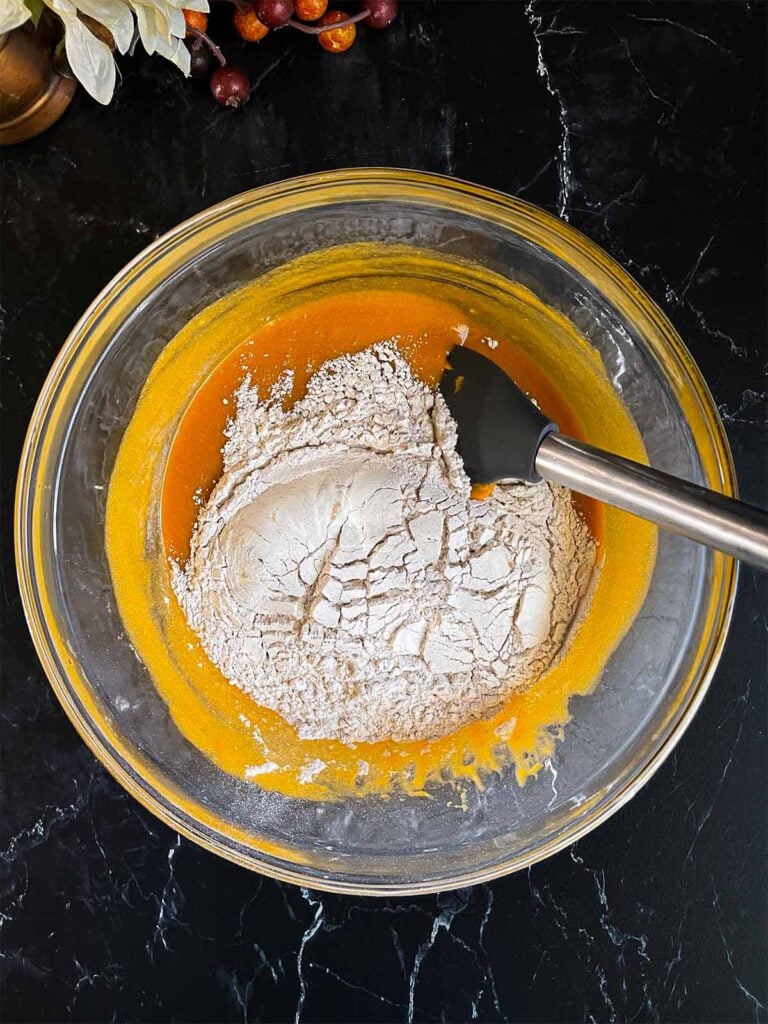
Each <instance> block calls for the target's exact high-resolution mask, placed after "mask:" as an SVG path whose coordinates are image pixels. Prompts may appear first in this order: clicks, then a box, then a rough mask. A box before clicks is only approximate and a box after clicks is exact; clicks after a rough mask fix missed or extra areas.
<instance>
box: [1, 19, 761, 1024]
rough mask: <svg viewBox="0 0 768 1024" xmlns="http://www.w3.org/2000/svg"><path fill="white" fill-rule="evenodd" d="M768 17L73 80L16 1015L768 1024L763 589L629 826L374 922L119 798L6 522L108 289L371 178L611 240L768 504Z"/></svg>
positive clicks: (6, 301)
mask: <svg viewBox="0 0 768 1024" xmlns="http://www.w3.org/2000/svg"><path fill="white" fill-rule="evenodd" d="M766 11H767V8H766V7H765V6H764V5H763V4H757V3H754V4H741V3H720V4H717V3H711V4H702V3H676V4H675V3H672V4H670V3H633V4H623V3H615V4H613V3H610V4H609V3H590V4H585V3H582V4H576V3H573V4H559V3H555V4H550V3H533V4H529V5H528V7H525V6H524V5H523V4H522V3H516V2H508V3H501V2H499V3H484V2H438V3H435V2H433V3H416V2H413V3H406V4H404V5H403V10H402V15H401V17H400V19H399V21H398V23H397V24H396V25H394V26H392V27H391V28H390V29H389V30H387V31H386V32H382V33H378V34H374V33H373V32H369V33H367V34H365V33H361V37H362V38H361V39H360V40H359V42H358V43H357V44H356V45H355V47H354V49H353V50H352V51H350V52H349V53H348V54H347V55H345V56H343V57H338V56H332V55H326V54H324V53H323V52H322V51H321V50H320V48H319V47H318V46H317V45H316V44H315V43H314V41H313V40H311V39H307V38H305V37H303V36H299V35H298V34H289V33H287V32H286V33H282V34H281V33H278V34H276V35H274V36H273V37H270V38H269V39H268V40H267V41H266V42H265V43H263V44H261V45H260V46H259V47H250V48H247V49H246V48H245V47H244V46H243V47H242V54H241V56H239V57H238V59H239V60H241V61H242V63H243V64H244V65H245V66H246V67H247V68H248V69H249V70H250V71H251V73H252V74H253V77H254V81H255V89H254V93H253V96H252V99H251V101H250V103H249V104H248V106H247V107H245V108H244V110H242V111H239V112H235V113H233V112H229V111H225V110H222V109H219V108H218V107H217V106H216V105H215V104H214V103H213V101H212V100H211V98H210V97H209V96H208V94H207V92H206V91H205V88H204V87H201V86H195V85H193V84H192V83H189V82H185V81H183V80H182V79H181V77H180V76H179V75H178V73H177V72H176V71H175V69H173V68H172V67H170V66H169V65H167V64H166V63H165V62H164V61H162V60H160V59H157V58H152V59H150V58H147V57H144V56H138V55H137V56H136V57H135V58H134V59H130V60H127V59H126V60H123V61H122V70H123V77H122V82H121V84H120V86H119V89H118V93H117V97H116V99H115V101H114V103H113V104H112V105H111V106H110V107H107V108H101V107H98V106H97V105H96V104H95V103H93V102H92V101H91V100H90V99H89V98H88V97H87V96H85V95H84V94H83V93H82V91H81V92H80V94H79V95H78V97H77V99H76V100H75V102H74V104H73V106H72V108H71V109H70V110H69V112H68V113H67V114H66V115H65V117H64V118H63V119H62V120H61V122H60V123H59V124H58V125H56V126H55V127H54V128H53V129H52V130H51V131H49V132H48V133H47V134H46V135H44V136H42V137H41V138H39V139H37V140H35V141H33V142H29V143H25V144H23V145H19V146H16V147H13V148H10V149H8V150H6V151H5V152H4V154H3V188H2V203H3V212H4V224H5V227H4V236H3V257H4V258H3V296H2V320H3V327H4V334H5V343H4V350H3V354H2V371H3V393H2V411H3V431H4V462H3V488H4V501H3V505H2V509H3V516H4V522H3V536H2V544H3V555H4V570H3V571H4V583H3V593H2V598H3V610H4V616H5V620H4V637H3V641H4V642H3V672H4V680H5V681H4V686H3V708H2V752H3V764H2V767H3V784H4V792H3V802H2V816H3V828H2V831H3V838H2V844H1V845H2V852H0V862H2V868H3V874H4V881H3V901H4V903H3V909H2V917H1V918H0V921H1V922H2V947H3V954H4V960H3V969H4V975H5V977H4V984H3V990H2V1017H3V1019H4V1020H5V1021H9V1022H11V1021H107V1020H117V1021H142V1022H143V1021H289V1020H291V1021H292V1020H296V1021H299V1020H302V1021H344V1022H349V1021H405V1020H416V1021H433V1020H434V1021H439V1020H443V1021H465V1020H469V1019H477V1020H486V1021H496V1020H508V1021H526V1022H527V1021H581V1020H584V1021H656V1020H659V1021H688V1022H698V1021H722V1022H734V1021H752V1020H757V1021H765V1020H768V1017H767V1016H766V1014H768V1010H767V1009H766V1006H767V1005H768V971H767V965H768V958H767V957H766V953H767V952H768V949H767V942H766V936H767V935H768V928H767V925H768V920H767V914H766V892H767V891H768V858H767V857H766V853H767V842H766V840H767V828H766V823H767V822H768V787H767V786H766V752H767V749H768V747H767V744H766V721H767V716H766V710H767V708H768V704H767V699H768V687H766V644H767V642H768V616H767V614H766V605H767V598H766V585H765V584H766V580H765V578H764V577H763V578H761V577H760V576H759V574H758V573H756V572H753V571H751V570H749V569H744V570H743V571H742V574H741V580H740V584H739V591H738V598H737V602H736V610H735V615H734V619H733V625H732V627H731V632H730V636H729V639H728V642H727V645H726V648H725V653H724V655H723V658H722V662H721V664H720V667H719V670H718V672H717V675H716V677H715V679H714V682H713V684H712V687H711V690H710V693H709V695H708V697H707V699H706V701H705V703H704V706H703V707H702V709H701V710H700V712H699V714H698V716H697V718H696V720H695V722H694V723H693V725H692V727H691V728H690V730H689V731H688V732H687V734H686V735H685V736H684V738H683V739H682V741H681V742H680V744H679V746H678V747H677V749H676V750H675V752H674V753H673V754H672V756H671V757H670V758H669V759H668V760H667V762H666V763H665V764H664V765H663V767H662V768H661V769H660V770H659V772H658V773H657V774H656V776H655V777H654V778H653V780H652V781H651V782H650V783H649V784H648V785H647V786H646V787H645V788H644V789H643V790H642V792H641V793H640V794H639V795H638V796H637V797H635V799H634V800H633V801H632V802H631V803H630V804H629V805H628V806H626V807H625V808H624V809H623V810H622V811H620V812H619V813H618V814H616V815H615V816H614V817H613V818H611V819H610V821H608V822H607V823H606V824H605V825H603V826H602V827H601V828H600V829H598V830H597V831H596V832H593V833H592V834H591V835H589V836H588V837H587V838H585V839H583V840H581V841H580V842H579V843H578V844H577V845H576V846H574V847H573V848H572V849H570V850H569V851H567V852H565V853H562V854H560V855H559V856H558V857H555V858H553V859H551V860H549V861H546V862H544V863H541V864H538V865H536V866H535V867H533V868H532V869H531V870H529V871H527V872H523V873H520V874H517V875H513V876H511V877H508V878H505V879H502V880H500V881H497V882H493V883H492V884H489V885H482V886H478V887H477V888H473V889H466V890H461V891H458V892H452V893H446V894H444V895H438V896H428V897H423V898H417V899H386V900H383V901H375V900H365V899H355V898H348V897H337V896H329V895H319V894H314V893H311V892H308V891H305V890H299V889H296V888H292V887H290V886H287V885H281V884H278V883H276V882H273V881H270V880H269V879H266V878H262V877H259V876H258V875H253V874H249V873H248V872H246V871H244V870H242V869H240V868H237V867H235V866H233V865H232V864H229V863H226V862H225V861H223V860H219V859H217V858H216V857H214V856H213V855H211V854H208V853H206V852H204V851H203V850H201V849H199V848H197V847H196V846H194V845H193V844H191V843H190V842H188V841H187V840H184V839H180V838H179V837H178V836H177V835H175V834H173V833H172V832H171V831H169V830H168V829H167V828H166V827H165V826H164V825H162V824H160V822H158V821H157V820H155V819H154V818H153V817H152V816H151V815H150V814H149V813H148V812H146V811H145V810H143V809H142V808H141V807H140V806H139V805H138V804H137V803H135V802H134V801H133V800H132V799H131V798H130V797H129V796H127V795H126V794H125V793H124V792H123V791H122V789H121V788H120V787H119V786H118V785H117V783H116V782H114V781H113V780H112V778H111V777H110V776H108V775H107V773H106V771H105V770H104V769H103V768H102V767H101V766H100V764H99V763H98V762H97V761H96V760H95V759H94V758H93V756H92V755H91V754H90V753H89V752H88V750H87V749H86V748H85V746H84V745H83V743H82V742H81V740H80V739H79V738H78V736H77V735H76V733H75V731H74V730H73V728H72V727H71V726H70V725H69V723H68V721H67V720H66V718H65V716H64V714H63V712H62V711H61V709H60V708H59V706H58V704H57V702H56V699H55V698H54V696H53V694H52V691H51V690H50V688H49V686H48V684H47V682H46V680H45V677H44V674H43V672H42V670H41V668H40V665H39V663H38V660H37V657H36V656H35V652H34V649H33V647H32V644H31V641H30V639H29V637H28V634H27V630H26V627H25V624H24V619H23V614H22V609H21V605H20V601H19V596H18V591H17V587H16V582H15V577H14V569H13V555H12V533H11V528H10V516H11V504H12V496H13V486H14V481H15V472H16V464H17V460H18V454H19V450H20V447H21V444H22V440H23V436H24V431H25V428H26V425H27V422H28V419H29V416H30V413H31V410H32V405H33V403H34V400H35V397H36V395H37V393H38V391H39V389H40V387H41V385H42V383H43V379H44V378H45V375H46V373H47V371H48V368H49V366H50V364H51V362H52V360H53V358H54V356H55V354H56V352H57V350H58V349H59V347H60V346H61V345H62V343H63V341H64V339H65V337H66V335H67V333H68V331H69V330H70V328H71V327H72V325H73V324H74V322H75V320H76V319H77V317H78V316H79V314H80V313H81V312H82V310H83V309H84V308H85V306H86V305H87V304H88V302H90V300H91V299H92V298H93V297H94V296H95V294H96V292H97V291H98V290H99V289H100V288H101V287H102V286H103V285H104V284H106V282H107V281H108V280H109V278H110V277H112V275H113V274H115V273H116V272H117V271H118V270H119V269H120V268H121V267H122V266H123V264H124V263H125V262H126V261H127V260H129V259H131V257H133V256H134V255H135V254H136V253H137V252H139V250H140V249H142V248H143V247H144V246H145V245H147V244H148V243H149V242H151V241H152V240H153V239H154V238H156V237H157V236H158V235H159V234H161V233H162V232H164V231H166V230H167V229H169V228H170V227H172V226H173V225H174V224H176V223H177V222H178V221H181V220H183V219H185V218H186V217H189V216H190V215H191V214H194V213H196V212H197V211H199V210H201V209H203V208H204V207H206V206H209V205H210V204H212V203H215V202H218V201H219V200H221V199H224V198H226V197H228V196H230V195H232V194H234V193H237V192H240V191H242V190H244V189H248V188H251V187H254V186H257V185H261V184H263V183H266V182H271V181H275V180H277V179H279V178H284V177H289V176H291V175H295V174H301V173H304V172H307V171H312V170H318V169H324V168H333V167H343V166H355V165H397V166H402V167H416V168H424V169H428V170H433V171H440V172H443V173H446V174H452V175H457V176H459V177H462V178H467V179H470V180H473V181H477V182H480V183H482V184H484V185H489V186H492V187H494V188H498V189H502V190H503V191H505V192H508V193H511V194H513V195H518V196H522V197H524V198H526V199H528V200H531V201H532V202H535V203H538V204H540V205H541V206H543V207H545V208H546V209H549V210H551V211H553V212H556V213H559V214H560V215H561V216H564V217H565V218H567V219H568V220H569V221H570V222H571V223H572V224H573V225H575V226H576V227H578V228H580V229H581V230H583V231H584V232H586V233H587V234H588V235H589V236H590V237H591V238H593V239H594V240H595V241H596V242H598V243H599V244H600V245H602V246H603V247H604V248H605V249H606V250H607V251H608V252H609V253H610V254H611V255H613V256H614V257H615V258H616V259H617V260H619V261H620V262H621V263H622V264H623V265H624V266H625V267H627V268H628V269H629V270H630V271H631V272H632V273H633V274H634V275H635V277H636V278H637V280H638V281H639V282H640V283H641V285H642V286H643V287H644V288H645V289H646V290H647V291H648V292H649V293H650V294H651V295H652V296H653V298H654V299H655V300H656V301H657V302H658V303H659V305H660V306H661V307H662V309H663V310H664V311H665V312H666V313H667V315H668V316H669V317H670V318H671V320H672V321H673V323H674V324H675V326H676V327H677V329H678V330H679V332H680V334H681V335H682V337H683V338H684V339H685V340H686V342H687V344H688V345H689V347H690V349H691V351H692V352H693V354H694V356H695V357H696V359H697V360H698V362H699V365H700V366H701V368H702V370H703V372H704V375H705V377H706V379H707V381H708V382H709V385H710V387H711V389H712V391H713V393H714V396H715V399H716V401H717V404H718V406H719V408H720V410H721V413H722V417H723V420H724V422H725V424H726V428H727V431H728V435H729V437H730V441H731V444H732V446H733V452H734V457H735V460H736V466H737V470H738V475H739V480H740V484H741V488H742V494H743V496H744V497H745V498H747V499H748V500H751V501H753V502H756V503H766V491H765V486H766V479H765V468H766V443H765V442H766V432H765V405H766V383H765V376H764V369H765V361H766V334H765V328H766V301H765V269H766V267H765V264H766V237H765V213H766V189H765V174H766V170H765V168H766V162H765V161H766V152H765V149H766V146H765V130H766V98H765V72H766ZM223 35H224V38H225V39H228V37H227V34H226V33H224V34H223ZM229 46H230V53H235V52H237V51H239V49H240V47H239V45H238V44H236V43H234V42H231V43H229Z"/></svg>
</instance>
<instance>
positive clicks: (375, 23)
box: [360, 0, 397, 28]
mask: <svg viewBox="0 0 768 1024" xmlns="http://www.w3.org/2000/svg"><path fill="white" fill-rule="evenodd" d="M360 9H361V10H363V11H368V17H367V18H366V19H365V24H366V25H367V26H368V28H386V27H387V25H391V24H392V22H393V21H394V20H395V18H396V17H397V0H362V3H361V4H360Z"/></svg>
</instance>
